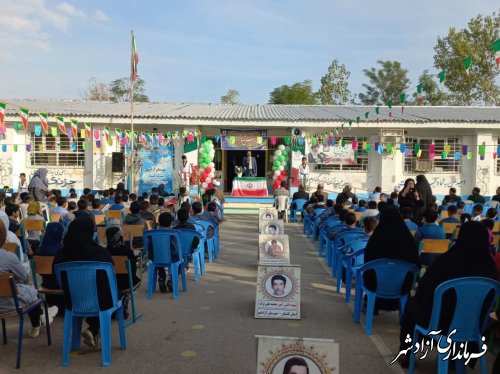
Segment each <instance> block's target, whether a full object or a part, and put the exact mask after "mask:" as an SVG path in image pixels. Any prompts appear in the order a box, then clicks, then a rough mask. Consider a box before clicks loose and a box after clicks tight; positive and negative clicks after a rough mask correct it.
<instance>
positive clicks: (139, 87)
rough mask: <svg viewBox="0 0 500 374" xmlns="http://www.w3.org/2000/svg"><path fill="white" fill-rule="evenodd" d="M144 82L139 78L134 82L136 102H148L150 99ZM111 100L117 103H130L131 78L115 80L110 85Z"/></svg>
mask: <svg viewBox="0 0 500 374" xmlns="http://www.w3.org/2000/svg"><path fill="white" fill-rule="evenodd" d="M144 84H145V83H144V80H143V79H141V78H138V79H137V80H136V81H135V82H134V101H135V102H136V103H137V102H147V101H149V98H148V97H147V96H146V95H145V93H144V92H145V89H144ZM110 92H111V94H110V98H109V99H110V100H111V101H113V102H115V103H117V102H121V101H130V78H121V79H115V80H114V81H112V82H111V84H110Z"/></svg>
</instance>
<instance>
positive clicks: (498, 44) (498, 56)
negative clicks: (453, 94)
mask: <svg viewBox="0 0 500 374" xmlns="http://www.w3.org/2000/svg"><path fill="white" fill-rule="evenodd" d="M491 49H492V50H493V52H495V62H496V64H497V68H498V67H500V39H497V40H495V41H494V42H493V44H492V45H491ZM0 123H1V121H0Z"/></svg>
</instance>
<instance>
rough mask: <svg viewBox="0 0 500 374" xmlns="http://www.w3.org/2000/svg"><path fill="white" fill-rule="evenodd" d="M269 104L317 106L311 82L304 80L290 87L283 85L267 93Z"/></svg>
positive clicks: (316, 97) (316, 95)
mask: <svg viewBox="0 0 500 374" xmlns="http://www.w3.org/2000/svg"><path fill="white" fill-rule="evenodd" d="M269 104H304V105H314V104H318V94H317V93H316V92H314V91H313V87H312V82H311V81H310V80H305V81H304V82H301V83H300V82H297V83H294V84H293V85H291V86H288V85H286V84H285V85H283V86H280V87H277V88H275V89H274V90H272V91H271V92H270V93H269Z"/></svg>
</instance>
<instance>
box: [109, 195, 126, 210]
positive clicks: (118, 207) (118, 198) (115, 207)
mask: <svg viewBox="0 0 500 374" xmlns="http://www.w3.org/2000/svg"><path fill="white" fill-rule="evenodd" d="M123 209H125V207H124V206H123V198H122V196H121V195H116V196H115V203H114V204H113V205H111V206H110V207H109V210H123Z"/></svg>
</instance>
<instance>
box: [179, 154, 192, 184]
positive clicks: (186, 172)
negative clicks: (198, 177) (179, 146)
mask: <svg viewBox="0 0 500 374" xmlns="http://www.w3.org/2000/svg"><path fill="white" fill-rule="evenodd" d="M179 173H180V174H181V186H182V187H186V192H189V186H190V183H189V178H191V173H192V169H191V164H189V163H188V161H187V157H186V155H182V164H181V170H180V172H179Z"/></svg>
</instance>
